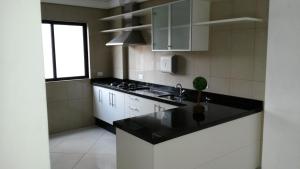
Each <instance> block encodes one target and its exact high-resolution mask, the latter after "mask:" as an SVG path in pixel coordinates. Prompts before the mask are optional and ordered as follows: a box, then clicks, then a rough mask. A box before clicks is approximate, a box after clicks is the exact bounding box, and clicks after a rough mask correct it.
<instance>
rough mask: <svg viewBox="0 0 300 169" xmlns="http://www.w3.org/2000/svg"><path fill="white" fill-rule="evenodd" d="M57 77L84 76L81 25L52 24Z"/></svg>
mask: <svg viewBox="0 0 300 169" xmlns="http://www.w3.org/2000/svg"><path fill="white" fill-rule="evenodd" d="M54 39H55V51H56V69H57V77H58V78H64V77H75V76H85V65H84V63H85V62H84V45H83V26H73V25H54Z"/></svg>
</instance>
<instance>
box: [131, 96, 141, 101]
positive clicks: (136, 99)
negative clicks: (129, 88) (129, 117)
mask: <svg viewBox="0 0 300 169" xmlns="http://www.w3.org/2000/svg"><path fill="white" fill-rule="evenodd" d="M130 99H131V100H135V101H139V99H138V98H137V97H132V96H130Z"/></svg>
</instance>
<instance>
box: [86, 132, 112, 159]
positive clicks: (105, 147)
mask: <svg viewBox="0 0 300 169" xmlns="http://www.w3.org/2000/svg"><path fill="white" fill-rule="evenodd" d="M87 154H116V136H115V135H113V134H111V133H105V134H104V135H103V136H102V137H100V138H99V139H98V141H97V142H96V144H95V145H93V147H91V149H90V150H89V152H88V153H87Z"/></svg>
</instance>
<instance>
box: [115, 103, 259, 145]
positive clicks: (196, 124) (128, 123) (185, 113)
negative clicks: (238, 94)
mask: <svg viewBox="0 0 300 169" xmlns="http://www.w3.org/2000/svg"><path fill="white" fill-rule="evenodd" d="M255 113H258V112H257V111H254V110H245V109H239V108H233V107H228V106H222V105H217V104H213V103H207V104H201V105H195V106H185V107H180V108H176V109H171V110H167V111H164V112H158V113H152V114H148V115H145V116H139V117H133V118H129V119H125V120H120V121H116V122H114V125H115V126H116V127H117V128H120V129H122V130H124V131H126V132H128V133H130V134H132V135H134V136H136V137H138V138H140V139H142V140H145V141H147V142H149V143H151V144H158V143H161V142H164V141H167V140H170V139H173V138H176V137H180V136H183V135H186V134H190V133H193V132H196V131H199V130H203V129H206V128H209V127H212V126H216V125H218V124H222V123H225V122H229V121H232V120H235V119H238V118H242V117H245V116H248V115H251V114H255Z"/></svg>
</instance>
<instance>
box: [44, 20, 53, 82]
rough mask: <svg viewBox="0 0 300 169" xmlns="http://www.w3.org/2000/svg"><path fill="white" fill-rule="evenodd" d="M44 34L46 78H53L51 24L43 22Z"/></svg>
mask: <svg viewBox="0 0 300 169" xmlns="http://www.w3.org/2000/svg"><path fill="white" fill-rule="evenodd" d="M42 36H43V54H44V69H45V78H46V79H52V78H54V75H53V60H52V59H53V58H52V42H51V25H50V24H42Z"/></svg>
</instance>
